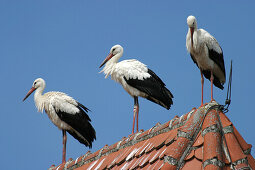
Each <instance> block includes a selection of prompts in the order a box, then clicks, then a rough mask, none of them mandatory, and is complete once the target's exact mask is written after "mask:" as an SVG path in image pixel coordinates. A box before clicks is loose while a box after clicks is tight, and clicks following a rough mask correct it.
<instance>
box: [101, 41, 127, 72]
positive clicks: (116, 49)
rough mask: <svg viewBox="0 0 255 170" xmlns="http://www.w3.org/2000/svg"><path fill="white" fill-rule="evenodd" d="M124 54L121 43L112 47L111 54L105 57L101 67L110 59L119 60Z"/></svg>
mask: <svg viewBox="0 0 255 170" xmlns="http://www.w3.org/2000/svg"><path fill="white" fill-rule="evenodd" d="M122 54H123V47H122V46H121V45H118V44H117V45H115V46H113V47H112V48H111V50H110V53H109V55H108V56H107V57H106V58H105V60H104V61H103V63H102V64H101V65H100V67H99V68H101V67H102V66H103V65H104V64H105V63H107V62H108V61H109V60H111V59H113V58H114V61H115V62H117V61H118V60H119V58H120V57H121V56H122Z"/></svg>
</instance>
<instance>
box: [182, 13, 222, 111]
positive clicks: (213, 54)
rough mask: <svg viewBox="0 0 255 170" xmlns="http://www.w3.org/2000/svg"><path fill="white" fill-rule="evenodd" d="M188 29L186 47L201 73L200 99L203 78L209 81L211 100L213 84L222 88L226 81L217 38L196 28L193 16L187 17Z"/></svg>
mask: <svg viewBox="0 0 255 170" xmlns="http://www.w3.org/2000/svg"><path fill="white" fill-rule="evenodd" d="M187 24H188V26H189V30H188V33H187V36H186V47H187V50H188V51H189V52H190V56H191V58H192V60H193V61H194V63H196V65H197V67H198V68H199V69H200V73H201V84H202V97H201V98H202V99H201V106H203V88H204V78H203V75H204V76H205V78H207V79H208V80H210V81H211V101H213V100H214V99H213V84H214V85H215V86H216V87H218V88H220V89H222V90H223V88H224V87H223V85H224V83H225V81H226V73H225V65H224V58H223V52H222V49H221V47H220V45H219V43H218V42H217V40H216V39H215V38H214V37H213V36H212V35H211V34H209V33H208V32H207V31H205V30H203V29H197V20H196V18H195V17H194V16H189V17H188V18H187Z"/></svg>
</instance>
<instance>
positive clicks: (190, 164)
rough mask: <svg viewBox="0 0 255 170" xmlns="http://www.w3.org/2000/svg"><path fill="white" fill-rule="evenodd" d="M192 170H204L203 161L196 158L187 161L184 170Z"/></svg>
mask: <svg viewBox="0 0 255 170" xmlns="http://www.w3.org/2000/svg"><path fill="white" fill-rule="evenodd" d="M191 169H197V170H198V169H203V168H202V163H201V161H199V160H197V159H196V158H193V159H191V160H189V161H187V162H186V163H185V164H184V166H183V168H182V170H191Z"/></svg>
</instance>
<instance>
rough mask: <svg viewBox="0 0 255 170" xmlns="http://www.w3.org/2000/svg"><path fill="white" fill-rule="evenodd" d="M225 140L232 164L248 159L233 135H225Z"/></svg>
mask: <svg viewBox="0 0 255 170" xmlns="http://www.w3.org/2000/svg"><path fill="white" fill-rule="evenodd" d="M225 138H226V142H227V147H228V150H229V153H230V157H231V160H232V162H235V161H237V160H239V159H242V158H245V157H246V155H245V154H244V153H243V150H242V148H241V146H240V145H239V143H238V141H237V140H236V138H235V136H234V134H233V133H227V134H225Z"/></svg>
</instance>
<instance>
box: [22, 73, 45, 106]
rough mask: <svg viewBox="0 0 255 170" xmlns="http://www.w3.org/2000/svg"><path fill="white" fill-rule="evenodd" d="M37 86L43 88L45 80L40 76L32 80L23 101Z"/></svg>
mask: <svg viewBox="0 0 255 170" xmlns="http://www.w3.org/2000/svg"><path fill="white" fill-rule="evenodd" d="M38 88H42V89H44V88H45V81H44V80H43V79H42V78H38V79H36V80H35V81H34V82H33V85H32V88H31V89H30V90H29V91H28V93H27V95H26V96H25V98H24V99H23V101H24V100H26V99H27V98H28V96H30V94H32V93H33V92H34V91H35V90H36V89H38Z"/></svg>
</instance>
